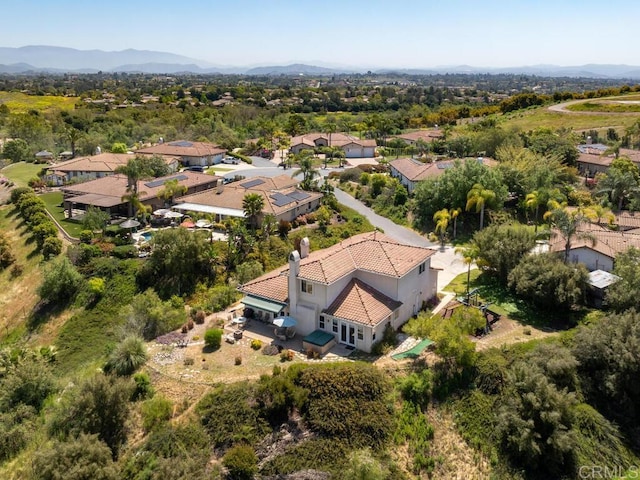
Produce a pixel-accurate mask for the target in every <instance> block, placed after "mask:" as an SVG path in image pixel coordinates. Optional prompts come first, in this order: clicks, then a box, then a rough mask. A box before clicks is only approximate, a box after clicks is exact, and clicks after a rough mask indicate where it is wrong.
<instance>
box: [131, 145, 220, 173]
mask: <svg viewBox="0 0 640 480" xmlns="http://www.w3.org/2000/svg"><path fill="white" fill-rule="evenodd" d="M136 153H140V154H147V155H163V156H172V157H176V158H178V159H179V160H180V163H182V164H183V165H184V166H187V167H193V166H202V167H206V166H210V165H215V164H218V163H220V162H222V159H223V158H224V155H225V153H227V151H226V150H225V149H223V148H220V147H219V146H218V145H214V144H212V143H205V142H190V141H187V140H177V141H175V142H167V143H159V144H157V145H154V146H152V147H146V148H141V149H139V150H137V151H136Z"/></svg>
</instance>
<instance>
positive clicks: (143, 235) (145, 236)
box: [140, 232, 154, 242]
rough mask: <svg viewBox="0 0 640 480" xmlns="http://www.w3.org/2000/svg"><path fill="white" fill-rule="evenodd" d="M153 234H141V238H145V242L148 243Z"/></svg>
mask: <svg viewBox="0 0 640 480" xmlns="http://www.w3.org/2000/svg"><path fill="white" fill-rule="evenodd" d="M153 234H154V232H142V233H141V234H140V236H141V237H142V238H144V241H145V242H148V241H149V240H151V239H152V238H153Z"/></svg>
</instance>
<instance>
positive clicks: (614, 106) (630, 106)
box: [567, 101, 640, 113]
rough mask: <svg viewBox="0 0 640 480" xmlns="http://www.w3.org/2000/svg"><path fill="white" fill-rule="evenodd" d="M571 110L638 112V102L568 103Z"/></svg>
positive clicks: (639, 108)
mask: <svg viewBox="0 0 640 480" xmlns="http://www.w3.org/2000/svg"><path fill="white" fill-rule="evenodd" d="M567 110H571V111H572V112H608V113H609V112H610V113H640V103H615V102H610V101H606V102H584V103H576V104H574V105H568V106H567Z"/></svg>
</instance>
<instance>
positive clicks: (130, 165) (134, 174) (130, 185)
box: [114, 157, 143, 193]
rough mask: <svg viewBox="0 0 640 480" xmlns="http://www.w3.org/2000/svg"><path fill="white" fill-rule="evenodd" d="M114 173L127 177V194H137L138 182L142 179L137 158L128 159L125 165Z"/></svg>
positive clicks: (141, 170)
mask: <svg viewBox="0 0 640 480" xmlns="http://www.w3.org/2000/svg"><path fill="white" fill-rule="evenodd" d="M114 172H115V173H121V174H122V175H126V176H127V192H133V193H138V181H139V180H140V179H141V178H142V177H143V169H142V165H141V162H140V159H138V157H134V158H131V159H129V161H128V162H127V164H126V165H120V166H119V167H117V168H116V169H115V170H114Z"/></svg>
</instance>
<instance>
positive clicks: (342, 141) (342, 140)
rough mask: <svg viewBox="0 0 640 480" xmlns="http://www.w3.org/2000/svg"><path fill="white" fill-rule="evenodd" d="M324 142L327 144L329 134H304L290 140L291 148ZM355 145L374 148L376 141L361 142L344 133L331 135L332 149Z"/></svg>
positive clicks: (366, 140)
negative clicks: (319, 141)
mask: <svg viewBox="0 0 640 480" xmlns="http://www.w3.org/2000/svg"><path fill="white" fill-rule="evenodd" d="M318 140H324V141H326V142H327V143H329V134H328V133H319V132H314V133H306V134H304V135H298V136H297V137H292V138H291V146H292V147H293V146H295V145H301V144H302V145H309V146H314V145H315V144H316V143H315V142H316V141H318ZM352 143H353V144H355V145H359V146H362V147H375V146H376V141H375V140H371V139H364V140H361V139H359V138H358V137H354V136H353V135H347V134H344V133H340V132H336V133H332V134H331V144H330V146H332V147H344V146H346V145H349V144H352Z"/></svg>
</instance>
